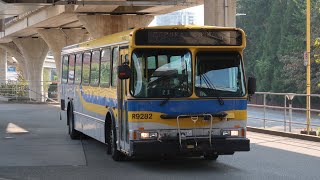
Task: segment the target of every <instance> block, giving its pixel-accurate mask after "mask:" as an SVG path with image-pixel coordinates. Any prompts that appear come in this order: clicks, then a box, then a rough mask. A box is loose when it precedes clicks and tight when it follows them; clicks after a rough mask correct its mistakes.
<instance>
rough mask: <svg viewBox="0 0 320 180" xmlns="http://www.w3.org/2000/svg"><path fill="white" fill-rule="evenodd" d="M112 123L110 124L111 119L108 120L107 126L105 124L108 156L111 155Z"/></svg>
mask: <svg viewBox="0 0 320 180" xmlns="http://www.w3.org/2000/svg"><path fill="white" fill-rule="evenodd" d="M111 129H112V128H111V123H110V119H107V120H106V124H105V142H106V144H107V154H109V155H110V154H111V143H112V142H111V140H112V138H111V136H112V132H111Z"/></svg>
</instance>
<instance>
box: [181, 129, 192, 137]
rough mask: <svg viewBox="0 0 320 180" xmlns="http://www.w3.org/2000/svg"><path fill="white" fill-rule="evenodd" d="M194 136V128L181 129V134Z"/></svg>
mask: <svg viewBox="0 0 320 180" xmlns="http://www.w3.org/2000/svg"><path fill="white" fill-rule="evenodd" d="M183 134H184V135H185V136H192V130H181V135H183Z"/></svg>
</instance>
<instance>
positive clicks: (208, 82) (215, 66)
mask: <svg viewBox="0 0 320 180" xmlns="http://www.w3.org/2000/svg"><path fill="white" fill-rule="evenodd" d="M195 79H196V82H195V91H196V92H195V93H196V95H197V96H199V97H243V96H245V94H246V90H245V82H244V73H243V69H242V62H241V55H240V54H238V53H230V52H229V53H216V52H199V53H198V54H197V56H196V78H195Z"/></svg>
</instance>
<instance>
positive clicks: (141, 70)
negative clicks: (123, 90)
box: [130, 49, 192, 98]
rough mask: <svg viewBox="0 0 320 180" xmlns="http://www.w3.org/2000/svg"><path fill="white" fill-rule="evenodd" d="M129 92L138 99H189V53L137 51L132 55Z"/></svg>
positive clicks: (155, 50)
mask: <svg viewBox="0 0 320 180" xmlns="http://www.w3.org/2000/svg"><path fill="white" fill-rule="evenodd" d="M131 67H132V72H133V75H132V77H131V88H130V92H131V94H132V95H133V96H134V97H139V98H170V97H189V96H191V94H192V64H191V53H190V52H189V51H188V50H186V49H139V50H135V51H134V52H133V54H132V65H131Z"/></svg>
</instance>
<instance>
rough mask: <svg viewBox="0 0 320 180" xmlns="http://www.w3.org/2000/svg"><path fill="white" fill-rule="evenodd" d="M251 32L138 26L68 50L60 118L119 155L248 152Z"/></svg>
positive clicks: (211, 156)
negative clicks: (248, 36) (247, 68)
mask: <svg viewBox="0 0 320 180" xmlns="http://www.w3.org/2000/svg"><path fill="white" fill-rule="evenodd" d="M245 46H246V39H245V34H244V32H243V31H242V30H241V29H238V28H221V27H212V26H161V27H145V28H137V29H132V30H129V31H125V32H121V33H116V34H113V35H108V36H105V37H102V38H99V39H95V40H91V41H87V42H83V43H79V44H75V45H72V46H68V47H65V48H63V50H62V63H61V64H62V68H61V69H62V72H61V74H62V75H61V76H62V79H61V87H60V88H61V89H60V91H61V94H60V98H61V117H62V119H65V120H66V121H67V124H68V127H69V134H70V137H71V138H72V139H77V138H79V136H80V135H81V134H85V135H87V136H90V137H92V138H94V139H96V140H98V141H101V142H102V143H105V144H106V151H107V152H108V153H109V154H111V155H112V158H113V159H114V160H117V161H118V160H122V159H124V158H125V157H139V156H156V155H167V156H172V155H173V156H176V155H183V156H204V158H205V159H211V160H215V159H217V158H218V156H219V155H231V154H234V153H235V152H236V151H249V150H250V141H249V139H247V138H246V124H247V99H248V97H249V96H250V95H252V94H254V91H255V79H254V78H248V80H246V77H245V72H244V65H243V50H244V48H245Z"/></svg>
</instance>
